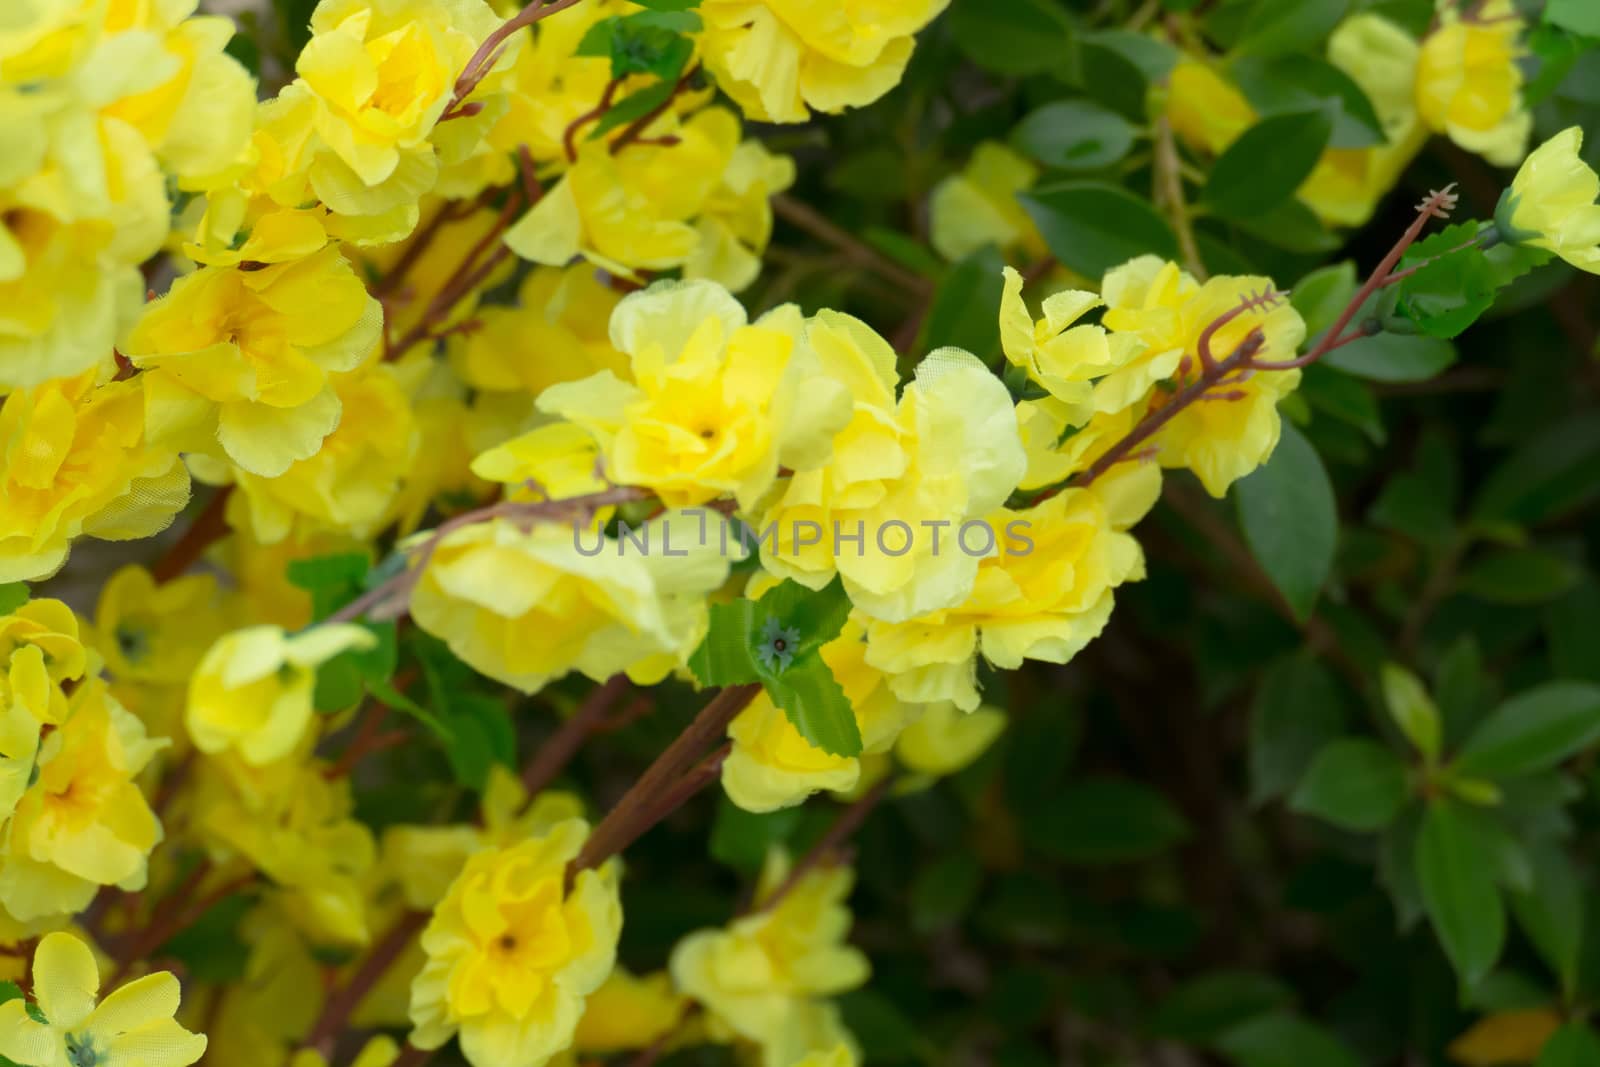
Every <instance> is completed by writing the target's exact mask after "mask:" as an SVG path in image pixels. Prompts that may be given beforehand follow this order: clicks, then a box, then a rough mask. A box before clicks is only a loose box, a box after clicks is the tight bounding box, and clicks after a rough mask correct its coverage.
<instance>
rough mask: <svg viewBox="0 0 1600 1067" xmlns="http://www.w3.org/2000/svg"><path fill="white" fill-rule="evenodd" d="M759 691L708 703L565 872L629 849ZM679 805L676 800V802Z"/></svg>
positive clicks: (734, 690) (729, 692) (726, 693)
mask: <svg viewBox="0 0 1600 1067" xmlns="http://www.w3.org/2000/svg"><path fill="white" fill-rule="evenodd" d="M760 692H761V686H760V685H757V684H750V685H734V686H729V687H728V688H726V689H724V690H722V691H721V692H719V693H718V694H717V695H716V696H714V697H712V698H711V700H710V701H708V702H707V703H706V705H705V707H703V708H701V709H700V713H699V714H698V715H696V716H695V717H694V720H693V721H692V722H690V723H689V725H688V726H686V727H684V730H683V732H682V733H681V734H679V735H678V736H677V739H676V740H674V741H673V742H672V744H670V745H668V746H667V748H666V750H665V751H663V752H662V753H661V755H659V756H657V757H656V759H655V762H654V763H652V764H650V766H648V767H646V768H645V771H644V773H643V774H641V775H640V776H639V779H638V781H636V782H634V783H633V786H632V788H630V789H629V790H628V791H627V792H626V793H625V794H623V796H622V799H621V800H619V801H617V803H616V806H615V807H613V808H612V809H611V811H610V812H608V813H607V814H606V817H605V818H604V819H602V820H600V825H598V826H596V827H595V828H594V831H593V832H592V833H591V834H590V835H589V839H588V840H587V841H585V842H584V843H583V849H582V850H581V851H580V852H579V853H578V855H577V858H576V859H574V860H573V861H572V867H571V873H572V874H576V873H577V872H578V871H582V870H588V869H591V868H594V867H598V866H600V864H602V863H604V862H605V861H606V860H608V859H610V858H611V857H612V856H615V855H616V854H617V853H619V852H621V851H622V850H623V849H625V848H627V847H628V846H629V845H631V844H632V843H633V842H634V840H635V839H636V838H638V837H639V835H640V834H642V833H644V832H645V831H646V830H648V829H649V828H650V827H651V826H654V825H655V824H656V823H657V822H658V821H660V819H661V818H662V817H663V816H664V815H665V814H666V812H665V811H663V810H660V806H661V802H662V799H663V798H664V797H669V795H670V794H671V793H672V791H673V789H674V787H675V786H676V785H677V784H678V780H679V779H680V778H682V777H683V776H684V774H685V773H687V772H688V771H689V769H690V768H691V767H693V766H694V765H695V762H696V761H697V760H699V759H700V757H701V756H702V755H703V754H704V753H705V751H706V749H707V748H709V747H710V746H711V745H712V744H714V743H715V742H716V741H717V739H718V738H720V737H721V736H722V735H723V734H724V733H725V732H726V731H727V729H728V724H729V723H731V722H732V721H733V720H734V717H735V716H736V715H738V714H739V712H741V711H743V710H744V709H745V708H746V707H748V706H749V704H750V702H751V701H752V700H754V699H755V698H756V694H757V693H760ZM680 802H681V801H680Z"/></svg>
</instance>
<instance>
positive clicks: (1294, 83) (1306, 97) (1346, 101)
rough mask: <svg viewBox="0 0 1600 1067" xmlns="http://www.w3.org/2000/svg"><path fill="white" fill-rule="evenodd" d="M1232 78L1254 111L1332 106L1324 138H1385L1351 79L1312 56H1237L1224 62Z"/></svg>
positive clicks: (1342, 144) (1352, 143)
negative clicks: (1330, 123)
mask: <svg viewBox="0 0 1600 1067" xmlns="http://www.w3.org/2000/svg"><path fill="white" fill-rule="evenodd" d="M1229 71H1230V73H1232V75H1233V80H1234V81H1235V82H1236V83H1237V84H1238V86H1239V90H1240V91H1241V92H1243V93H1244V95H1245V97H1246V99H1248V100H1249V101H1250V103H1251V105H1252V106H1253V107H1254V108H1255V109H1256V111H1257V113H1259V114H1262V115H1276V114H1281V113H1283V112H1285V111H1308V110H1311V109H1313V108H1318V107H1322V106H1323V105H1326V104H1331V105H1333V107H1334V108H1336V109H1337V114H1336V117H1335V118H1334V120H1333V131H1332V133H1331V134H1330V135H1329V138H1328V144H1329V147H1332V148H1366V147H1369V146H1371V145H1376V144H1382V143H1383V142H1384V140H1385V137H1384V132H1383V123H1382V122H1380V121H1379V119H1378V114H1377V112H1376V111H1374V110H1373V108H1372V101H1371V100H1369V99H1368V98H1367V94H1366V93H1364V92H1362V90H1361V86H1359V85H1357V84H1356V82H1355V79H1353V78H1351V77H1350V75H1348V74H1346V73H1345V72H1344V71H1342V70H1340V69H1339V68H1338V67H1336V66H1334V65H1333V64H1332V63H1329V62H1327V61H1325V60H1322V59H1318V58H1317V57H1316V56H1309V55H1303V54H1302V55H1292V56H1241V57H1239V58H1238V59H1236V60H1235V61H1234V62H1233V63H1231V64H1230V65H1229Z"/></svg>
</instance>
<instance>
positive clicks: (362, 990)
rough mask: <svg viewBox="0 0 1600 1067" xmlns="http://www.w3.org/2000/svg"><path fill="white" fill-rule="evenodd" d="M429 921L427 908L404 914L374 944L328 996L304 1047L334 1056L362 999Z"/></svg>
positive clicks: (325, 1055)
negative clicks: (340, 1037)
mask: <svg viewBox="0 0 1600 1067" xmlns="http://www.w3.org/2000/svg"><path fill="white" fill-rule="evenodd" d="M427 923H428V913H427V912H425V911H407V912H404V913H403V914H401V916H400V918H399V919H397V920H396V921H395V924H394V925H393V926H391V927H390V928H389V930H388V932H387V933H385V934H384V935H383V937H382V938H381V939H380V940H379V941H378V942H377V943H376V944H374V945H373V946H372V950H371V951H370V952H368V953H367V955H366V957H365V958H364V959H363V960H362V961H361V965H360V966H359V967H357V968H356V972H355V974H353V975H351V976H350V981H348V982H346V983H345V985H344V987H343V988H342V989H339V990H337V991H335V992H334V993H333V995H332V996H330V997H328V999H327V1001H326V1002H325V1003H324V1004H323V1006H322V1014H321V1015H319V1016H318V1017H317V1021H316V1022H315V1023H313V1024H312V1026H311V1030H310V1032H309V1033H308V1034H307V1035H306V1040H305V1045H304V1047H306V1048H309V1049H314V1050H316V1051H317V1052H320V1053H321V1054H322V1055H323V1056H324V1057H330V1056H332V1055H333V1046H334V1042H335V1041H337V1040H338V1038H339V1034H340V1032H342V1031H343V1030H344V1028H345V1024H346V1023H348V1022H349V1020H350V1016H351V1015H352V1014H354V1012H355V1010H356V1008H358V1007H360V1005H361V1002H362V1000H364V999H365V998H366V996H367V994H368V993H370V992H371V991H372V987H373V986H375V985H377V984H378V982H379V981H380V980H381V979H382V978H383V976H384V974H385V973H386V972H387V971H388V970H389V968H390V967H392V966H394V964H395V962H396V961H397V960H399V959H400V957H401V955H402V954H404V952H405V950H406V948H407V947H408V946H409V945H410V944H411V941H412V939H413V938H415V937H416V936H417V935H419V934H421V933H422V928H423V927H424V926H426V925H427ZM397 1062H398V1061H397ZM417 1062H421V1061H417Z"/></svg>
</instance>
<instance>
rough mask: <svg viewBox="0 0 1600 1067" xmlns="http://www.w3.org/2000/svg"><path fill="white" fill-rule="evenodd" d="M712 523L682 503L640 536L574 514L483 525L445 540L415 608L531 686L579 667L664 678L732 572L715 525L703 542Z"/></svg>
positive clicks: (456, 646)
mask: <svg viewBox="0 0 1600 1067" xmlns="http://www.w3.org/2000/svg"><path fill="white" fill-rule="evenodd" d="M702 529H704V527H702V526H701V525H700V523H698V522H697V521H695V519H694V518H692V517H690V516H688V515H685V514H682V513H671V514H669V515H667V516H664V517H662V518H660V519H657V520H655V521H653V522H651V523H650V524H648V525H646V526H644V527H642V528H641V529H640V530H639V531H638V534H637V537H638V540H635V541H629V540H613V539H611V538H599V535H588V534H581V532H580V530H578V529H575V528H574V527H573V526H572V525H571V524H570V523H567V522H555V523H550V522H546V523H541V524H537V525H534V526H533V528H532V529H530V530H522V529H519V528H518V527H517V525H516V524H515V523H513V522H511V521H509V520H495V521H493V522H487V523H478V524H475V525H472V526H468V527H465V528H464V529H461V530H458V531H456V532H454V533H451V534H449V535H448V536H446V537H445V538H444V540H443V541H441V542H440V543H439V545H438V546H437V547H436V548H435V549H434V551H433V553H432V555H431V556H430V558H429V560H428V563H427V566H426V569H425V570H424V571H423V573H422V576H421V578H420V579H419V580H418V582H417V585H416V588H415V590H414V591H413V592H412V595H411V616H412V618H413V619H414V620H415V621H416V624H417V625H418V626H420V627H422V628H423V629H424V630H426V631H428V632H429V633H431V634H433V635H434V636H435V637H438V638H441V639H442V640H444V641H446V642H447V643H448V644H449V645H450V648H451V650H452V651H453V652H455V654H456V655H457V656H459V657H461V659H462V660H464V661H466V662H467V663H469V664H471V665H472V666H473V667H474V668H475V669H477V670H478V671H481V672H482V673H483V674H486V675H488V676H489V677H491V678H494V679H497V680H499V681H502V682H504V683H506V684H507V685H510V686H514V687H515V688H517V689H521V690H522V691H523V692H528V693H532V692H535V691H537V690H538V689H541V688H543V687H544V686H545V685H546V684H547V683H549V682H552V681H554V680H556V679H558V678H560V677H561V676H563V675H565V674H566V673H567V672H568V671H573V670H576V671H579V672H581V673H583V674H584V675H586V676H588V677H589V678H592V679H594V680H595V681H604V680H605V679H607V678H610V677H611V676H612V675H613V674H616V673H617V672H618V671H624V670H625V671H628V672H629V673H630V674H632V675H634V676H635V679H636V680H638V681H658V680H659V679H660V678H661V677H662V676H663V675H665V674H666V673H667V672H668V671H670V670H671V669H672V668H673V667H675V666H678V665H681V664H682V663H683V662H684V661H685V660H686V659H687V658H688V656H689V653H691V652H692V651H694V648H695V646H697V645H698V644H699V643H700V640H701V638H702V637H704V636H705V628H706V624H707V614H706V603H705V596H706V594H707V593H709V592H710V591H711V590H713V589H715V588H717V587H719V586H720V585H721V584H722V583H723V581H724V579H725V578H726V577H727V572H728V563H729V557H728V556H727V555H724V554H723V553H721V552H719V551H718V550H717V548H716V547H715V546H711V545H710V541H711V538H710V536H709V534H708V535H707V538H706V541H705V543H703V544H701V543H698V542H699V532H700V530H702ZM597 540H598V543H596V541H597ZM644 546H648V547H647V548H646V547H644Z"/></svg>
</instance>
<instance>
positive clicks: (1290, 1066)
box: [1217, 1012, 1360, 1067]
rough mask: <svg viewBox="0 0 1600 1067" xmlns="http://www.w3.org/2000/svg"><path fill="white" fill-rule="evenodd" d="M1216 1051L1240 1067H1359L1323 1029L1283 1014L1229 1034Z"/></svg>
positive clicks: (1345, 1049)
mask: <svg viewBox="0 0 1600 1067" xmlns="http://www.w3.org/2000/svg"><path fill="white" fill-rule="evenodd" d="M1217 1048H1218V1050H1219V1051H1221V1052H1222V1054H1223V1055H1225V1056H1228V1057H1229V1058H1231V1059H1232V1060H1233V1062H1234V1063H1236V1064H1238V1065H1239V1067H1360V1061H1359V1060H1357V1059H1356V1057H1355V1054H1354V1053H1352V1052H1351V1051H1350V1050H1349V1049H1348V1048H1346V1047H1345V1045H1344V1043H1343V1042H1341V1041H1340V1040H1339V1039H1338V1038H1336V1037H1334V1036H1333V1035H1332V1034H1331V1033H1329V1032H1328V1031H1327V1030H1326V1029H1324V1028H1323V1027H1322V1026H1319V1025H1318V1024H1316V1023H1313V1022H1309V1021H1307V1020H1305V1019H1302V1018H1300V1017H1299V1016H1296V1015H1290V1014H1287V1013H1284V1012H1280V1013H1275V1014H1272V1015H1264V1016H1262V1017H1260V1018H1258V1019H1252V1020H1251V1021H1249V1022H1247V1023H1243V1024H1241V1025H1239V1026H1236V1027H1234V1028H1232V1029H1231V1030H1228V1031H1227V1032H1226V1033H1224V1034H1223V1035H1222V1036H1221V1037H1220V1038H1219V1039H1218V1040H1217Z"/></svg>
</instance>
